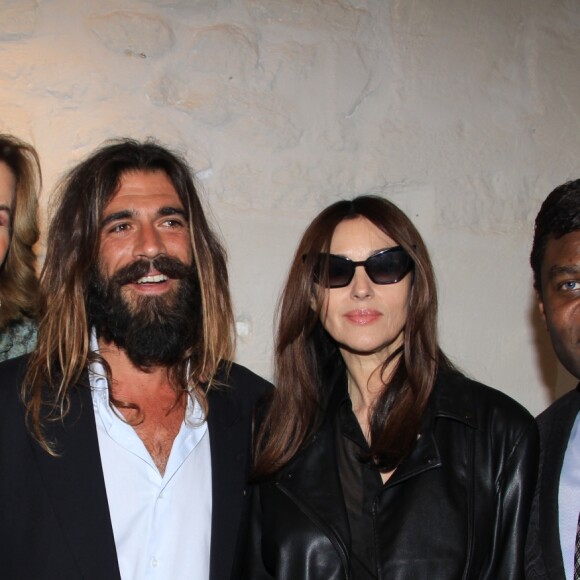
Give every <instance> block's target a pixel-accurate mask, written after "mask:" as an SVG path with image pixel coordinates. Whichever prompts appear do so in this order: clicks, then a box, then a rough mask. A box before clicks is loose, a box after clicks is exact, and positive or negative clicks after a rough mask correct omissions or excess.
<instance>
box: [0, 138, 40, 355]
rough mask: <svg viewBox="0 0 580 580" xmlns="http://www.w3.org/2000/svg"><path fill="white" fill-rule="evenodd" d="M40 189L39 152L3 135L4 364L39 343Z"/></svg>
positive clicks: (0, 344) (0, 256) (0, 340)
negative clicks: (36, 251) (36, 246)
mask: <svg viewBox="0 0 580 580" xmlns="http://www.w3.org/2000/svg"><path fill="white" fill-rule="evenodd" d="M40 184H41V173H40V164H39V160H38V155H37V153H36V151H35V150H34V148H33V147H32V146H31V145H28V144H27V143H24V142H23V141H21V140H20V139H17V138H16V137H13V136H12V135H3V134H0V360H6V359H9V358H14V357H16V356H19V355H21V354H24V353H26V352H29V351H30V350H32V348H34V344H35V342H36V323H35V317H36V314H37V288H38V284H37V280H36V273H35V263H36V256H35V254H34V251H33V246H34V244H35V243H36V242H37V240H38V223H37V217H36V210H37V193H38V191H39V188H40Z"/></svg>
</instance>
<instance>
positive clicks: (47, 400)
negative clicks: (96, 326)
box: [22, 139, 234, 453]
mask: <svg viewBox="0 0 580 580" xmlns="http://www.w3.org/2000/svg"><path fill="white" fill-rule="evenodd" d="M133 171H145V172H155V171H162V172H164V173H165V174H166V175H167V177H168V178H169V179H170V181H171V183H172V184H173V186H174V187H175V190H176V192H177V194H178V196H179V199H180V201H181V203H182V204H183V207H184V210H185V212H186V215H187V216H188V221H189V231H190V236H191V245H192V249H193V256H194V264H195V267H196V269H197V272H199V273H200V275H199V284H200V294H201V321H202V323H201V331H200V336H199V342H198V343H197V344H192V345H188V348H187V349H186V350H185V354H184V355H183V357H182V359H181V360H180V361H179V362H178V364H176V365H175V367H173V368H172V369H169V371H170V377H171V380H172V384H173V385H174V387H175V388H176V390H177V391H182V390H187V389H188V386H189V385H191V384H193V386H194V388H195V389H196V397H198V399H199V400H200V403H201V404H202V406H205V404H206V403H205V397H204V395H205V392H206V390H207V389H208V388H210V387H211V386H212V384H213V382H214V377H215V374H216V372H217V370H218V368H219V367H220V365H221V364H222V363H227V361H230V360H231V358H232V356H233V351H234V332H233V329H234V322H233V313H232V305H231V299H230V294H229V286H228V274H227V268H226V255H225V251H224V249H223V247H222V246H221V244H220V242H219V240H218V238H217V236H216V235H215V234H214V232H213V231H212V229H211V228H210V226H209V224H208V221H207V219H206V217H205V214H204V211H203V207H202V204H201V201H200V199H199V196H198V194H197V191H196V188H195V185H194V182H193V179H192V174H191V170H190V168H189V167H188V165H187V163H186V162H185V160H184V159H182V158H181V157H180V156H179V155H177V154H175V153H173V152H171V151H169V150H167V149H165V148H164V147H161V146H160V145H158V144H156V143H155V142H152V141H146V142H142V143H141V142H137V141H133V140H129V139H122V140H118V141H114V142H110V143H108V144H106V145H105V146H103V147H102V148H100V149H98V150H97V151H96V152H95V153H93V154H92V155H91V156H90V157H89V158H88V159H86V160H85V161H83V162H82V163H80V164H79V165H78V166H77V167H75V168H74V169H73V170H72V171H71V172H70V173H69V174H68V175H67V176H66V177H65V178H64V180H63V181H62V183H61V185H60V188H59V196H58V198H57V200H56V204H55V207H54V212H53V214H54V215H53V217H52V220H51V223H50V227H49V230H48V237H47V253H46V260H45V262H44V267H43V270H42V273H41V277H40V301H41V312H42V316H41V319H40V324H39V329H38V342H37V348H36V350H35V351H34V352H33V354H32V356H31V359H30V363H29V366H28V370H27V374H26V377H25V380H24V383H23V388H22V395H23V399H24V401H25V404H26V408H27V419H28V424H29V427H30V430H31V432H32V434H33V435H34V437H35V438H36V439H37V440H38V441H39V442H40V444H41V445H42V446H43V447H44V448H45V449H46V450H47V451H48V452H49V453H54V452H55V450H54V449H53V446H52V444H51V442H50V441H47V440H46V438H45V436H44V432H43V421H49V420H61V419H62V418H63V417H64V416H65V415H66V413H67V412H68V409H69V406H70V391H71V389H72V388H73V387H74V386H75V385H76V384H77V383H79V381H80V380H81V377H82V375H83V373H84V371H85V369H86V367H87V364H88V363H90V362H93V361H95V360H99V361H100V362H101V363H103V364H104V360H103V359H102V358H101V357H97V356H96V355H95V354H94V353H92V352H90V351H89V333H90V328H89V325H88V316H87V288H88V284H89V280H90V276H91V273H92V271H93V269H94V267H95V265H96V264H97V262H98V256H99V239H100V231H101V216H102V214H103V210H104V208H105V206H106V205H107V203H108V202H109V201H110V200H111V199H112V197H113V196H114V195H115V194H116V193H117V191H118V189H119V185H120V180H121V177H122V176H123V175H124V174H125V173H129V172H133ZM105 368H107V367H106V365H105Z"/></svg>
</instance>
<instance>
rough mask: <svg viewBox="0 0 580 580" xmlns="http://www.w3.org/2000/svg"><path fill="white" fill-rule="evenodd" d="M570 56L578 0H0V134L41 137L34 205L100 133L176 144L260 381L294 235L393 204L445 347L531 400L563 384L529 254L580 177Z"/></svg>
mask: <svg viewBox="0 0 580 580" xmlns="http://www.w3.org/2000/svg"><path fill="white" fill-rule="evenodd" d="M579 62H580V3H578V2H577V1H576V0H535V1H534V2H529V1H528V0H475V1H473V2H465V1H464V0H441V1H439V2H433V1H432V0H125V1H123V2H119V1H112V0H78V1H74V2H73V1H72V0H0V130H1V131H7V132H13V133H15V134H17V135H19V136H21V137H22V138H24V139H27V140H29V141H31V142H32V143H33V144H34V145H35V146H36V147H37V149H38V151H39V153H40V156H41V159H42V163H43V169H44V177H45V180H44V181H45V189H44V193H43V197H42V205H43V209H45V208H46V206H47V203H48V200H49V197H50V192H51V190H52V189H53V186H54V185H55V183H56V182H57V180H58V178H59V177H60V176H61V175H62V174H63V173H64V172H65V171H66V170H67V169H69V168H70V167H71V166H72V165H73V164H75V163H76V162H78V161H79V160H80V159H82V158H83V157H84V156H86V155H87V154H88V153H89V152H91V151H92V150H93V149H94V148H95V147H96V146H97V145H99V144H101V143H102V142H103V141H104V140H105V139H108V138H112V137H117V136H132V137H135V138H145V137H147V136H154V137H156V138H157V139H158V140H160V141H161V142H162V143H164V144H167V145H169V146H170V147H172V148H174V149H177V150H180V151H182V152H183V153H184V154H185V155H186V157H187V159H188V160H189V162H190V164H191V165H192V167H193V168H194V170H195V171H196V175H197V180H198V183H199V185H200V187H201V190H202V192H203V194H204V198H205V199H206V202H207V206H208V208H211V210H210V211H211V213H212V216H213V219H214V220H215V223H216V224H217V225H218V226H219V228H220V230H221V233H222V236H223V238H224V241H225V243H226V246H227V248H228V251H229V255H230V274H231V279H232V292H233V296H234V301H235V307H236V315H237V320H238V333H239V337H238V355H237V358H238V360H239V362H241V363H242V364H245V365H247V366H249V367H251V368H252V369H253V370H255V371H256V372H258V373H261V374H263V375H265V376H266V377H269V378H271V376H272V366H271V358H272V335H273V325H272V318H273V315H274V312H275V308H276V300H277V297H278V294H279V291H280V289H281V287H282V285H283V281H284V277H285V275H286V270H287V267H288V265H289V262H290V259H291V257H292V254H293V252H294V249H295V247H296V244H297V241H298V239H299V237H300V235H301V233H302V231H303V229H304V228H305V227H306V225H307V224H308V223H309V221H310V220H311V219H312V218H313V217H314V215H315V214H316V213H317V212H318V211H319V210H320V209H322V208H323V207H324V206H326V205H328V204H329V203H331V202H333V201H335V200H337V199H340V198H349V197H353V196H356V195H359V194H363V193H375V194H380V195H384V196H386V197H388V198H390V199H392V200H393V201H395V203H397V204H399V205H400V206H401V207H402V208H403V209H404V210H405V211H406V212H408V214H409V215H410V217H411V218H412V219H413V221H414V222H415V223H416V224H417V225H418V227H419V229H420V230H421V232H422V234H423V235H424V237H425V239H426V242H427V244H428V246H429V248H430V251H431V253H432V257H433V260H434V263H435V266H436V272H437V277H438V283H439V289H440V302H441V304H440V334H441V339H442V344H443V346H444V348H445V350H446V351H447V352H448V354H449V355H450V356H451V357H452V358H453V360H455V361H456V362H457V363H458V365H459V366H460V367H461V368H463V369H464V370H465V371H466V372H467V373H468V374H470V375H471V376H473V377H475V378H476V379H478V380H480V381H482V382H486V383H488V384H491V385H493V386H495V387H497V388H499V389H501V390H502V391H504V392H506V393H508V394H510V395H511V396H513V397H514V398H516V399H517V400H519V401H520V402H521V403H523V404H524V405H525V406H527V407H528V409H529V410H530V411H531V412H532V413H537V412H539V411H541V410H542V409H543V408H544V407H545V406H546V405H547V404H548V403H549V402H550V401H551V400H552V399H553V398H555V397H556V396H558V395H559V394H561V393H562V392H564V391H565V390H567V389H568V388H570V387H571V386H572V385H573V384H574V382H573V380H572V377H570V376H569V375H568V374H566V372H565V371H564V370H563V369H562V368H561V367H560V366H559V365H558V363H557V362H556V359H555V357H554V355H553V354H552V352H551V349H550V347H549V342H548V340H547V337H546V336H545V333H544V331H543V329H542V327H541V322H540V320H539V318H538V316H537V314H536V309H535V305H534V296H533V292H532V284H531V272H530V270H529V266H528V255H529V250H530V245H531V237H532V222H533V219H534V217H535V215H536V213H537V211H538V209H539V206H540V203H541V201H542V200H543V199H544V197H545V196H546V195H547V193H548V192H549V191H551V190H552V189H553V188H554V187H555V186H556V185H559V184H560V183H563V182H564V181H566V180H568V179H571V178H577V177H580V155H579V153H580V70H579V65H578V63H579ZM44 215H45V212H43V216H44ZM41 253H42V247H41Z"/></svg>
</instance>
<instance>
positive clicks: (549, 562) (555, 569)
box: [539, 391, 580, 578]
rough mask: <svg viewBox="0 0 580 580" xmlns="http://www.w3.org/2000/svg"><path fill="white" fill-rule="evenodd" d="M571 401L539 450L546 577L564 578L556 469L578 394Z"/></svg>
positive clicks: (559, 467) (578, 406)
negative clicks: (541, 456) (542, 448)
mask: <svg viewBox="0 0 580 580" xmlns="http://www.w3.org/2000/svg"><path fill="white" fill-rule="evenodd" d="M574 395H575V396H574V397H573V400H572V401H571V404H569V405H566V406H565V407H563V409H562V413H559V414H558V416H557V417H555V418H554V420H553V421H552V424H551V425H550V431H549V433H548V435H547V438H546V442H545V444H544V450H543V466H542V480H541V481H540V486H541V489H540V497H541V498H542V501H540V504H539V517H540V530H541V533H540V541H541V543H542V552H543V554H544V558H545V564H546V568H547V571H548V576H549V577H550V578H564V564H563V561H562V548H561V545H560V526H559V521H558V492H559V489H560V472H561V470H562V464H563V463H564V454H565V453H566V447H567V445H568V439H569V437H570V431H571V429H572V425H573V424H574V420H575V419H576V415H577V414H578V411H579V410H580V393H578V391H576V392H575V393H574Z"/></svg>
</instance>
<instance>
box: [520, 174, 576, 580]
mask: <svg viewBox="0 0 580 580" xmlns="http://www.w3.org/2000/svg"><path fill="white" fill-rule="evenodd" d="M530 261H531V265H532V269H533V271H534V287H535V290H536V292H537V295H538V301H539V306H540V312H541V314H542V317H543V318H544V321H545V323H546V327H547V329H548V332H549V334H550V338H551V340H552V345H553V347H554V350H555V352H556V355H557V356H558V358H559V359H560V362H561V363H562V364H563V365H564V366H565V367H566V369H568V371H570V372H571V373H572V374H573V375H574V376H575V377H576V378H578V379H580V180H576V181H570V182H568V183H565V184H563V185H561V186H559V187H557V188H556V189H555V190H554V191H552V193H550V195H549V196H548V197H547V198H546V200H545V201H544V203H543V204H542V207H541V209H540V212H539V213H538V216H537V217H536V226H535V234H534V242H533V247H532V253H531V257H530ZM579 389H580V386H577V387H576V389H574V390H573V391H571V392H569V393H568V394H566V395H564V396H563V397H562V398H561V399H559V400H558V401H556V402H555V403H554V404H553V405H551V406H550V407H549V408H548V409H547V410H546V411H544V412H543V413H542V414H541V415H540V416H539V417H538V424H539V427H540V439H541V452H540V471H539V476H538V484H537V489H536V496H535V498H534V504H533V508H532V515H531V521H530V528H529V534H528V541H527V547H526V555H527V568H526V577H527V578H531V579H539V578H551V579H567V580H573V579H574V580H577V579H578V578H580V552H579V551H578V550H580V516H579V513H580V414H579V413H578V412H579V411H580V390H579ZM575 566H576V571H575V570H574V567H575Z"/></svg>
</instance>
